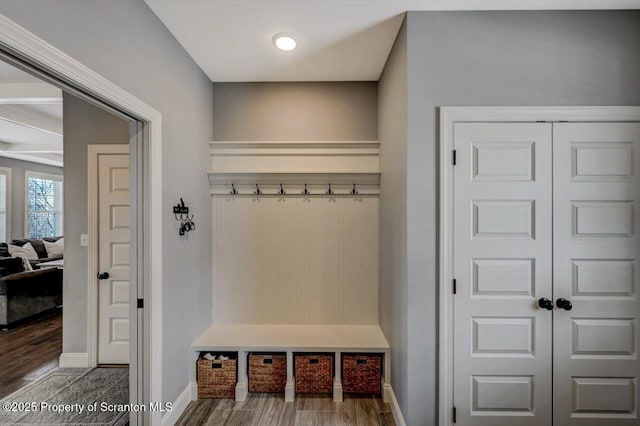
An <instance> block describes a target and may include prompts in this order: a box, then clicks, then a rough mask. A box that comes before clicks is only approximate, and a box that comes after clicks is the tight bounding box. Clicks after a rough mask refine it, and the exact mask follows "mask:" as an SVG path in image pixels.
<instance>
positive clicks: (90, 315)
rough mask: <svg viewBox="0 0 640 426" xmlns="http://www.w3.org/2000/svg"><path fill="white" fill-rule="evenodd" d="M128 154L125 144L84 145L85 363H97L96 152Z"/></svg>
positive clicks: (97, 205) (97, 155) (93, 365)
mask: <svg viewBox="0 0 640 426" xmlns="http://www.w3.org/2000/svg"><path fill="white" fill-rule="evenodd" d="M108 154H129V145H125V144H95V145H94V144H90V145H87V204H88V205H87V220H88V223H87V239H88V240H89V246H88V247H87V248H88V250H87V353H88V361H89V367H96V366H97V365H98V326H99V322H98V321H99V318H98V296H99V295H98V282H97V281H98V279H97V278H96V276H97V275H98V272H99V270H98V269H99V268H98V264H99V262H98V260H99V253H100V251H99V232H98V219H99V217H98V214H99V201H100V199H99V191H98V186H99V184H100V181H99V178H98V171H99V170H98V159H99V156H100V155H108Z"/></svg>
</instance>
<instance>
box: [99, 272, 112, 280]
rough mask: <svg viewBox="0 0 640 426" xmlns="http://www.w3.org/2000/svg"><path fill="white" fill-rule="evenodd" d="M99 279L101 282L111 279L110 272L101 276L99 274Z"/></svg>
mask: <svg viewBox="0 0 640 426" xmlns="http://www.w3.org/2000/svg"><path fill="white" fill-rule="evenodd" d="M98 279H99V280H107V279H109V273H108V272H103V273H101V274H98Z"/></svg>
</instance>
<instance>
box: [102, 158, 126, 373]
mask: <svg viewBox="0 0 640 426" xmlns="http://www.w3.org/2000/svg"><path fill="white" fill-rule="evenodd" d="M98 179H99V183H98V216H99V217H98V238H99V248H98V250H99V255H98V265H99V266H98V267H99V271H100V274H99V277H98V278H99V279H98V363H99V364H128V363H129V303H130V298H131V296H130V293H129V241H130V240H129V220H130V218H129V155H128V154H99V156H98Z"/></svg>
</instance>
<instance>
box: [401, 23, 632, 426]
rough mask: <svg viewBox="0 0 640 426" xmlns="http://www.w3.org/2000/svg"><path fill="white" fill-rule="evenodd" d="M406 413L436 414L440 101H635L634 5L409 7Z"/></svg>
mask: <svg viewBox="0 0 640 426" xmlns="http://www.w3.org/2000/svg"><path fill="white" fill-rule="evenodd" d="M407 31H408V35H407V36H408V55H407V58H408V67H407V73H408V127H407V159H408V167H407V220H408V222H407V235H408V241H407V253H408V259H407V267H408V269H407V299H408V300H409V306H408V310H407V315H408V317H407V326H408V327H407V336H408V337H407V339H408V342H407V344H408V350H407V353H408V360H407V371H408V374H407V376H406V378H401V380H402V379H404V380H406V385H407V387H408V391H407V398H408V399H407V401H403V402H402V404H403V405H406V406H407V407H408V410H405V412H404V414H405V416H406V418H407V421H408V423H409V424H411V425H412V426H416V425H432V424H436V421H437V413H438V411H437V350H438V346H437V291H436V288H437V261H438V255H437V254H438V246H437V243H438V238H437V235H438V228H437V226H438V222H437V209H438V198H437V197H438V186H437V184H438V162H437V159H438V157H437V155H438V149H437V142H438V136H437V130H438V129H437V107H438V106H444V105H640V84H638V76H640V55H639V54H638V49H639V46H640V12H638V11H617V12H614V11H583V12H577V11H566V12H565V11H557V12H533V11H532V12H410V13H408V15H407Z"/></svg>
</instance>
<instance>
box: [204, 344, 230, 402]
mask: <svg viewBox="0 0 640 426" xmlns="http://www.w3.org/2000/svg"><path fill="white" fill-rule="evenodd" d="M225 355H226V354H225ZM227 356H229V358H230V359H228V360H217V359H216V360H209V359H204V358H200V359H199V360H198V362H197V366H198V379H197V380H198V399H210V398H235V396H236V381H237V373H238V368H237V366H238V361H237V355H236V354H233V355H227Z"/></svg>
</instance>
